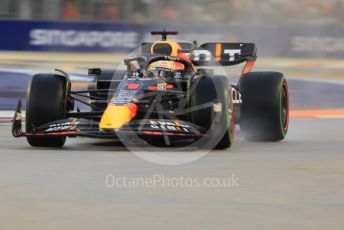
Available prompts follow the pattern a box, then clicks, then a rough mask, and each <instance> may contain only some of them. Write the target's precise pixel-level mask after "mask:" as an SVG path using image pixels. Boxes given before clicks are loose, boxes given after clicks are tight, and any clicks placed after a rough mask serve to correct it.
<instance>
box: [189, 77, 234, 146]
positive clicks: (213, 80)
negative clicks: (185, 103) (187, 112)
mask: <svg viewBox="0 0 344 230" xmlns="http://www.w3.org/2000/svg"><path fill="white" fill-rule="evenodd" d="M194 84H195V88H194V89H193V92H192V95H191V102H190V104H191V107H193V108H197V107H199V106H202V105H206V104H211V103H215V104H216V105H218V106H220V107H218V108H217V110H221V111H215V109H214V108H215V107H213V106H211V107H207V108H202V109H197V110H195V111H192V112H191V121H192V122H193V123H194V124H196V125H198V126H201V127H204V128H206V130H207V135H209V140H208V141H206V142H207V143H201V144H202V146H200V147H201V148H214V149H226V148H229V147H230V146H231V144H232V139H233V130H234V129H233V128H234V124H233V121H234V120H233V119H232V105H233V104H232V100H231V94H230V93H229V92H230V87H229V83H228V80H227V78H226V77H225V76H213V77H210V76H202V77H201V78H200V79H198V80H197V81H196V82H195V83H194ZM214 141H215V142H214ZM214 146H215V147H214Z"/></svg>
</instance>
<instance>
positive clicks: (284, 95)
mask: <svg viewBox="0 0 344 230" xmlns="http://www.w3.org/2000/svg"><path fill="white" fill-rule="evenodd" d="M239 89H240V92H241V94H242V108H241V112H242V113H241V114H242V115H241V118H240V130H241V131H242V133H243V135H244V137H245V138H246V139H247V140H253V141H280V140H283V139H284V138H285V136H286V135H287V132H288V126H289V97H288V85H287V82H286V80H285V78H284V76H283V74H282V73H277V72H252V73H248V74H246V75H244V76H243V77H242V78H241V80H240V82H239Z"/></svg>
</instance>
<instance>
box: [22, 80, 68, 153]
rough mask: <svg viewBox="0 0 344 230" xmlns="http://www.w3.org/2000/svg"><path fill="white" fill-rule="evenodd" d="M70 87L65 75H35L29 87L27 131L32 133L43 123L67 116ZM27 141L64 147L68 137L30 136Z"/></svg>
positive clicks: (32, 143)
mask: <svg viewBox="0 0 344 230" xmlns="http://www.w3.org/2000/svg"><path fill="white" fill-rule="evenodd" d="M67 84H68V85H67ZM69 89H70V84H69V82H68V81H66V79H65V77H64V76H61V75H55V74H37V75H34V76H33V77H32V79H31V82H30V84H29V87H28V95H27V101H26V132H28V133H32V132H33V131H34V129H35V128H37V127H39V126H41V125H44V124H47V123H49V122H52V121H55V120H60V119H64V118H66V111H67V93H68V91H69ZM27 141H28V142H29V144H30V145H32V146H35V147H62V146H63V145H64V144H65V141H66V137H61V136H56V137H37V136H31V137H30V136H28V137H27Z"/></svg>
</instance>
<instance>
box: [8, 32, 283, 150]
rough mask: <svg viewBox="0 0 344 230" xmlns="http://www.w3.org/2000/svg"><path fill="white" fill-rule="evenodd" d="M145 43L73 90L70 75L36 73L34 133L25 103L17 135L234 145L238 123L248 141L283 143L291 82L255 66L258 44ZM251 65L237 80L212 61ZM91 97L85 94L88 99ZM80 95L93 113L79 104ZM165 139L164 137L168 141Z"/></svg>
mask: <svg viewBox="0 0 344 230" xmlns="http://www.w3.org/2000/svg"><path fill="white" fill-rule="evenodd" d="M152 35H161V36H162V39H161V40H158V41H155V42H152V43H143V44H142V46H141V52H140V53H139V54H137V55H131V56H128V57H127V58H126V59H125V60H124V63H125V67H126V69H124V70H102V69H99V68H93V69H89V75H92V76H94V81H93V82H92V83H90V84H89V86H88V88H87V89H86V90H79V91H72V90H71V80H70V77H69V75H68V74H67V73H65V72H64V71H61V70H56V71H58V72H59V73H56V74H36V75H34V76H33V77H32V80H31V82H30V85H29V87H28V94H27V103H26V131H25V132H23V131H22V128H21V122H22V114H21V102H20V101H19V103H18V107H17V111H16V113H15V116H14V121H13V127H12V134H13V136H15V137H23V136H25V137H26V138H27V140H28V142H29V144H30V145H32V146H45V147H62V146H63V145H64V144H65V140H66V137H78V136H80V137H93V138H110V139H120V140H121V141H123V142H125V140H128V139H130V140H131V141H132V142H135V141H136V140H138V139H140V140H143V142H145V143H149V144H151V145H155V144H157V143H159V145H158V146H161V145H160V144H161V143H162V145H163V146H169V145H171V146H173V145H174V143H175V142H176V141H180V140H184V139H185V140H186V139H187V140H189V141H191V142H189V143H192V144H194V145H195V146H197V147H198V148H207V149H208V148H210V149H225V148H228V147H230V146H231V144H232V142H233V137H234V130H235V128H234V127H235V125H236V124H238V125H239V126H240V131H241V132H242V133H243V136H244V137H245V138H246V139H248V140H255V141H280V140H282V139H284V138H285V136H286V134H287V131H288V122H289V99H288V86H287V82H286V80H285V78H284V76H283V74H282V73H278V72H250V71H251V69H252V68H253V65H254V63H255V61H256V46H255V44H253V43H206V44H203V45H200V46H197V44H196V42H193V43H192V42H177V41H174V40H169V39H167V36H170V35H177V32H167V31H159V32H152ZM240 63H246V64H245V67H244V69H243V71H242V74H241V76H240V79H239V82H238V83H237V84H235V85H231V84H230V83H229V80H228V77H227V76H221V75H215V74H214V70H213V69H210V68H207V67H209V66H219V65H220V66H231V65H236V64H240ZM82 98H85V99H86V101H85V100H82ZM76 101H79V102H81V103H83V104H86V105H87V106H89V107H90V109H89V110H88V111H80V109H79V108H77V109H75V108H74V107H75V102H76ZM160 142H161V143H160Z"/></svg>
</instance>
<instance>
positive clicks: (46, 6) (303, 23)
mask: <svg viewBox="0 0 344 230" xmlns="http://www.w3.org/2000/svg"><path fill="white" fill-rule="evenodd" d="M343 12H344V1H343V0H264V1H261V0H197V1H196V0H173V1H171V0H169V1H168V0H1V1H0V28H1V36H0V76H1V77H0V83H1V84H0V109H12V108H14V107H15V103H16V100H17V98H18V97H19V98H20V97H22V98H24V97H25V91H26V85H27V83H28V81H29V79H30V77H31V76H32V74H34V73H37V72H47V71H52V70H53V69H55V68H60V69H63V70H65V71H68V72H69V73H71V74H72V76H73V79H74V82H76V83H75V84H74V87H77V86H80V87H81V86H84V85H85V84H84V83H85V82H87V81H89V80H90V79H89V78H87V68H89V67H101V68H115V67H116V66H117V64H118V63H120V62H121V60H123V57H124V56H126V55H127V54H129V53H130V52H132V51H133V50H136V49H137V48H138V47H139V45H140V43H141V42H142V41H147V40H152V39H154V38H153V37H152V36H151V35H150V34H149V32H150V31H151V30H162V29H167V30H178V31H180V36H179V37H178V39H184V40H188V41H193V40H196V41H197V42H198V44H202V43H205V42H216V41H218V42H254V43H256V44H257V47H258V61H257V64H256V67H255V69H256V70H275V71H281V72H284V73H285V74H286V76H287V78H288V79H290V80H289V81H290V84H292V87H291V90H295V91H297V90H296V89H298V90H299V91H297V92H299V94H297V93H295V94H294V93H293V92H292V94H291V96H292V97H293V98H295V100H293V104H292V106H293V107H294V108H306V107H307V108H327V107H340V108H344V102H343V100H341V99H340V97H341V96H342V95H341V96H338V92H339V91H342V87H341V85H342V81H343V79H344V23H343V22H344V13H343ZM228 72H229V74H233V72H231V70H229V71H228ZM236 73H239V72H236ZM295 79H296V80H298V81H299V82H298V83H296V82H295ZM300 81H303V83H302V84H301V83H300ZM305 81H307V82H308V83H307V84H305V83H304V82H305ZM314 82H326V83H328V84H332V85H331V87H335V89H332V88H331V89H330V90H329V89H328V87H325V88H324V85H319V84H318V85H314V84H315V83H314ZM301 85H302V87H301ZM305 87H306V88H305ZM307 87H308V88H307ZM309 91H312V92H315V93H314V94H309V93H308V92H309ZM333 95H337V96H333ZM300 98H301V99H302V100H301V99H300ZM324 98H325V99H326V100H325V99H324ZM341 98H342V97H341ZM324 100H325V101H324Z"/></svg>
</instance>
